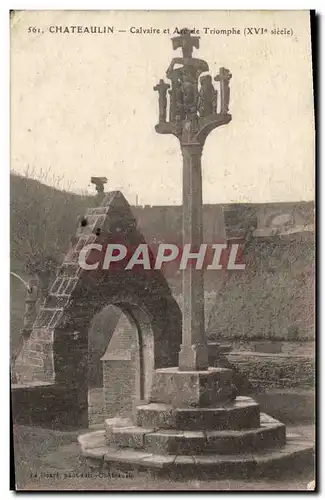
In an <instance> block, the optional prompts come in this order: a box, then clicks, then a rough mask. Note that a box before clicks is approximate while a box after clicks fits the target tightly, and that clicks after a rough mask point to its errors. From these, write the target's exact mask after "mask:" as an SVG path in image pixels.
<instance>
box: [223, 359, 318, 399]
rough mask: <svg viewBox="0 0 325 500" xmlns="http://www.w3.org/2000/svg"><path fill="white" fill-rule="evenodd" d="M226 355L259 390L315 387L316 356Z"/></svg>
mask: <svg viewBox="0 0 325 500" xmlns="http://www.w3.org/2000/svg"><path fill="white" fill-rule="evenodd" d="M227 358H228V359H229V361H230V362H231V363H233V364H234V366H236V368H238V370H239V371H241V372H242V373H244V374H245V375H246V376H247V377H248V379H249V381H250V383H251V385H252V386H253V388H254V389H255V390H256V392H266V391H268V390H270V389H293V388H299V389H313V388H314V386H315V359H314V357H313V356H305V355H302V354H300V355H292V354H291V355H290V354H289V355H288V354H282V353H279V354H273V355H272V354H266V353H258V352H232V353H230V354H229V355H228V356H227Z"/></svg>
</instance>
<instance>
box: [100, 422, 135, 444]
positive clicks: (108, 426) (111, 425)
mask: <svg viewBox="0 0 325 500" xmlns="http://www.w3.org/2000/svg"><path fill="white" fill-rule="evenodd" d="M132 425H133V424H132V420H131V419H129V418H121V417H114V418H107V419H106V420H105V422H104V435H105V442H106V443H107V444H110V443H111V441H112V435H113V431H114V429H115V428H119V427H122V428H127V427H130V426H132Z"/></svg>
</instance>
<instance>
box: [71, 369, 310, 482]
mask: <svg viewBox="0 0 325 500" xmlns="http://www.w3.org/2000/svg"><path fill="white" fill-rule="evenodd" d="M231 381H232V371H231V370H229V369H222V368H209V369H208V370H204V371H199V372H184V371H180V370H178V369H177V368H165V369H160V370H156V372H155V377H154V383H153V389H152V395H151V398H150V402H149V403H148V404H143V405H139V406H137V408H136V415H135V419H134V421H131V420H125V419H120V418H114V419H107V420H106V421H105V429H104V430H102V431H96V432H92V433H88V434H85V435H82V436H80V437H79V443H80V445H81V449H82V455H83V456H84V457H85V459H86V461H87V464H88V465H89V466H92V467H93V466H96V464H97V467H99V468H104V469H111V468H112V469H113V470H115V471H116V469H120V470H122V471H124V472H125V471H126V470H127V471H129V472H131V473H134V474H137V472H139V471H147V472H150V473H155V474H159V475H166V476H167V477H169V478H175V479H177V478H181V477H184V476H185V477H186V476H187V477H192V478H193V477H197V478H199V479H208V478H210V477H214V478H230V477H236V478H243V477H247V476H252V475H256V476H261V475H263V476H266V475H267V474H270V475H271V476H273V477H274V475H275V474H279V473H281V472H283V471H285V470H286V468H287V469H288V470H291V469H292V468H294V469H295V470H299V467H301V468H302V469H304V470H305V468H306V466H312V465H313V452H314V447H313V443H311V442H308V441H307V440H306V439H305V438H303V437H302V436H299V435H290V434H289V435H288V434H286V429H285V426H284V424H282V423H281V422H279V421H278V420H276V419H274V418H272V417H270V416H268V415H266V414H264V413H260V407H259V404H258V403H256V402H255V401H254V400H253V399H252V398H250V397H243V396H238V397H236V398H235V399H233V398H232V396H231V393H230V390H229V388H230V387H231Z"/></svg>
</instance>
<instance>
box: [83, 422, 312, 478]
mask: <svg viewBox="0 0 325 500" xmlns="http://www.w3.org/2000/svg"><path fill="white" fill-rule="evenodd" d="M78 441H79V444H80V446H81V455H82V456H83V457H84V459H86V461H87V464H88V465H89V466H92V467H98V468H99V469H102V468H106V469H110V468H111V467H112V468H114V469H115V470H116V468H117V469H119V468H120V469H121V470H123V471H125V470H131V471H146V472H156V473H157V472H158V473H161V474H162V475H167V476H168V477H169V478H171V477H175V478H182V477H197V478H199V479H206V478H210V477H211V478H212V477H213V478H242V477H249V476H251V477H254V476H261V475H263V476H271V477H277V476H278V475H280V474H282V473H286V472H287V471H292V470H295V471H298V470H304V471H306V468H307V467H310V468H312V467H313V466H314V444H313V443H312V442H311V441H308V440H307V439H305V438H304V437H303V436H299V437H297V436H296V435H295V436H293V437H292V436H291V435H290V434H289V435H288V436H287V442H286V444H285V445H284V446H283V447H282V448H279V449H270V450H263V451H254V452H250V453H238V454H235V455H225V454H217V453H209V454H203V455H196V454H194V455H159V454H155V453H150V452H147V451H143V450H132V449H120V448H114V447H112V446H108V445H107V444H106V443H105V431H95V432H92V433H88V434H84V435H82V436H79V438H78Z"/></svg>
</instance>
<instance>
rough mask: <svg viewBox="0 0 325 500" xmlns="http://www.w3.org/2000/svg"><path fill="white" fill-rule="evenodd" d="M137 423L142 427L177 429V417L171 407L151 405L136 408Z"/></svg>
mask: <svg viewBox="0 0 325 500" xmlns="http://www.w3.org/2000/svg"><path fill="white" fill-rule="evenodd" d="M136 423H137V425H139V426H141V427H147V428H148V427H149V428H153V429H168V428H173V427H175V416H174V413H173V408H172V406H171V405H166V404H158V403H150V404H148V405H141V406H138V407H137V408H136Z"/></svg>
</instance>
